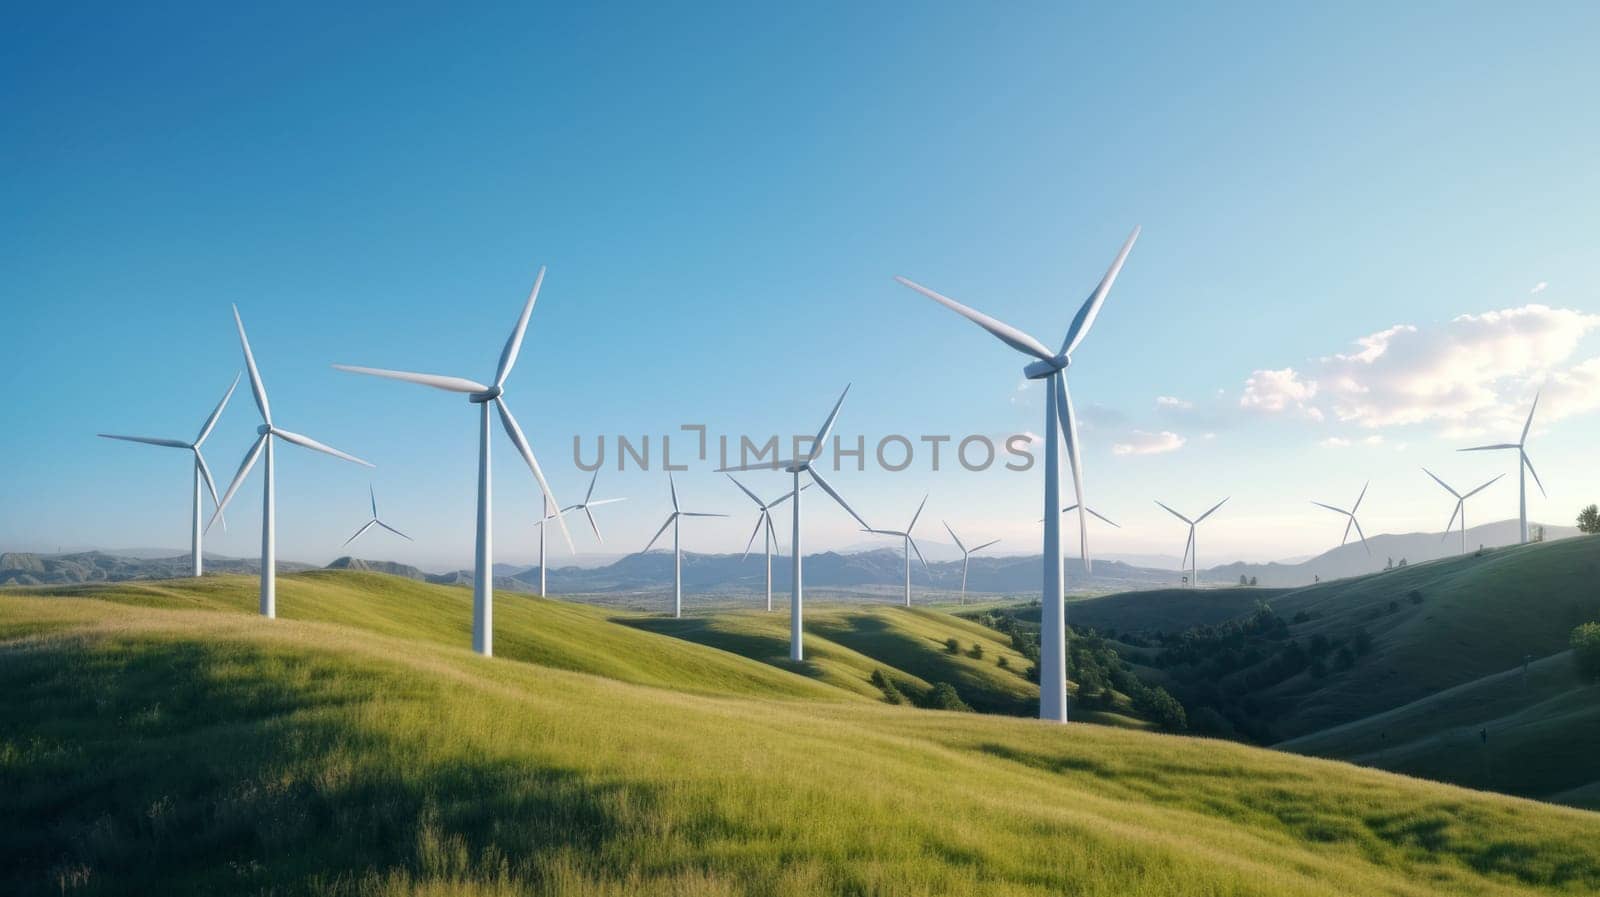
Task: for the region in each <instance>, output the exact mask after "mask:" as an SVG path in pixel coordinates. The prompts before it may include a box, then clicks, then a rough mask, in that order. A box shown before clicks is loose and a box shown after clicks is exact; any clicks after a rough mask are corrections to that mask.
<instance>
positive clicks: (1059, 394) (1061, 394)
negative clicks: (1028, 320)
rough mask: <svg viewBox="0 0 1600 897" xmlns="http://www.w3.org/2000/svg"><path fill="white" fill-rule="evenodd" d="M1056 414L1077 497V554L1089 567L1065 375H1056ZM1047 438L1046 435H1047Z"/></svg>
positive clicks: (1075, 420)
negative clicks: (1057, 406)
mask: <svg viewBox="0 0 1600 897" xmlns="http://www.w3.org/2000/svg"><path fill="white" fill-rule="evenodd" d="M1055 376H1056V387H1057V388H1056V404H1057V405H1059V406H1060V408H1059V409H1058V410H1057V413H1056V416H1057V417H1058V418H1060V420H1059V424H1060V426H1061V435H1062V437H1064V438H1065V439H1066V442H1067V462H1068V463H1069V464H1070V466H1071V467H1072V494H1073V495H1075V496H1077V499H1078V556H1079V557H1080V558H1082V559H1083V567H1084V569H1085V570H1088V569H1089V518H1088V516H1086V514H1085V512H1084V505H1083V503H1084V500H1085V499H1084V495H1083V462H1082V459H1081V458H1079V457H1078V455H1079V452H1078V417H1077V415H1076V414H1074V413H1073V411H1072V393H1071V392H1070V391H1068V390H1067V376H1066V375H1065V374H1062V373H1057V374H1056V375H1055ZM1047 438H1048V437H1047Z"/></svg>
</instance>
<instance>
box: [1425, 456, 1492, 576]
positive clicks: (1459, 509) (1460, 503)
mask: <svg viewBox="0 0 1600 897" xmlns="http://www.w3.org/2000/svg"><path fill="white" fill-rule="evenodd" d="M1422 472H1423V473H1425V474H1427V475H1428V476H1430V477H1433V481H1434V482H1435V483H1438V484H1439V485H1440V486H1443V487H1444V491H1446V492H1448V493H1450V494H1451V495H1454V496H1455V497H1456V506H1455V510H1453V511H1451V512H1450V522H1449V523H1446V524H1445V525H1444V533H1443V534H1442V535H1440V536H1439V541H1441V542H1443V541H1444V540H1445V539H1448V538H1450V527H1452V526H1454V525H1455V522H1456V515H1458V514H1459V515H1460V516H1461V553H1462V554H1466V553H1467V499H1469V498H1471V497H1472V496H1474V495H1477V494H1478V493H1479V492H1482V491H1483V490H1485V489H1487V488H1489V487H1490V486H1493V485H1494V484H1495V482H1496V481H1498V480H1499V479H1500V477H1503V476H1505V474H1503V473H1502V474H1500V475H1499V476H1496V477H1495V478H1494V479H1492V480H1490V481H1489V482H1487V483H1484V484H1483V485H1482V486H1479V487H1478V488H1476V489H1474V490H1472V491H1471V492H1468V493H1467V494H1465V495H1462V494H1461V493H1460V492H1457V491H1456V490H1454V489H1452V488H1450V484H1449V483H1446V482H1445V481H1444V480H1441V479H1439V478H1438V477H1437V476H1434V473H1433V471H1431V470H1429V469H1428V468H1426V467H1424V468H1422Z"/></svg>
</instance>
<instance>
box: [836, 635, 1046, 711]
mask: <svg viewBox="0 0 1600 897" xmlns="http://www.w3.org/2000/svg"><path fill="white" fill-rule="evenodd" d="M811 627H812V630H813V631H814V632H816V633H817V634H818V635H821V636H823V637H824V638H827V639H829V640H830V641H834V642H837V643H839V644H841V645H844V646H845V647H846V648H849V649H851V650H852V651H856V652H858V653H860V654H865V655H866V656H868V657H871V658H872V659H873V660H876V661H879V662H880V663H883V664H886V665H888V666H891V667H894V668H896V669H898V670H900V671H901V672H905V673H910V674H911V675H913V676H916V677H917V678H919V679H922V680H923V681H925V682H929V683H934V684H937V683H940V682H948V683H949V684H950V685H951V687H953V688H954V689H955V690H956V693H957V694H959V695H960V696H961V700H963V701H965V702H967V704H968V705H969V706H971V707H972V709H974V710H976V711H978V712H979V713H998V714H1005V715H1008V716H1036V715H1038V712H1039V699H1038V698H1037V697H1031V696H1026V695H1019V694H1017V693H1015V692H1011V691H1007V690H1005V689H1004V688H1002V687H1001V686H1000V684H999V682H997V681H996V680H994V679H990V678H987V677H984V676H980V675H977V674H976V673H974V671H973V670H972V668H971V667H970V666H968V665H967V664H965V663H962V662H960V661H959V660H958V659H957V658H956V657H955V656H954V655H952V654H949V653H948V652H946V651H945V648H944V645H943V644H940V643H936V642H934V641H932V640H930V639H927V638H923V637H921V636H917V635H912V634H910V633H907V632H905V631H903V630H899V629H896V628H894V627H893V626H891V625H890V622H889V621H888V620H886V619H885V618H883V617H882V616H879V615H875V614H846V615H844V616H843V617H841V618H839V619H838V621H837V622H836V621H835V620H832V619H828V620H819V621H817V622H816V623H813V624H811ZM1007 675H1010V674H1007ZM1002 681H1003V680H1002Z"/></svg>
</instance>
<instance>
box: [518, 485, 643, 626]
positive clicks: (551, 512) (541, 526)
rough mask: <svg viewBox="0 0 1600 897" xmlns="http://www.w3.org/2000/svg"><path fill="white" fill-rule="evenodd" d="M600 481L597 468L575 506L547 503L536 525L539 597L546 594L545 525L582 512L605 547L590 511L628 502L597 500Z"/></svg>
mask: <svg viewBox="0 0 1600 897" xmlns="http://www.w3.org/2000/svg"><path fill="white" fill-rule="evenodd" d="M599 479H600V470H599V468H596V469H595V472H594V476H592V477H590V478H589V491H587V492H585V493H584V494H583V501H580V502H578V503H577V504H575V505H567V506H566V507H564V508H561V509H559V510H557V509H556V508H554V507H553V506H552V505H550V504H549V503H548V502H547V503H545V506H544V514H545V516H544V519H543V520H540V521H539V522H538V523H535V524H534V526H535V527H536V528H537V529H538V530H539V596H540V597H541V598H542V597H544V594H545V575H544V570H545V564H544V561H545V553H544V542H545V536H546V534H547V533H548V531H549V530H548V528H547V527H546V526H545V524H547V523H549V522H550V521H551V520H553V519H555V518H556V517H564V516H566V515H567V514H568V513H569V512H571V511H582V512H583V515H584V516H585V517H587V518H589V528H590V529H592V530H594V539H595V541H596V542H599V543H600V544H602V545H604V544H605V541H606V540H605V538H604V537H602V536H601V535H600V524H598V523H596V522H595V520H594V512H593V511H591V510H589V509H590V508H598V507H600V506H601V505H609V504H615V503H617V502H619V501H627V499H626V498H602V499H598V500H597V499H596V498H595V497H594V484H595V483H596V482H597V481H598V480H599Z"/></svg>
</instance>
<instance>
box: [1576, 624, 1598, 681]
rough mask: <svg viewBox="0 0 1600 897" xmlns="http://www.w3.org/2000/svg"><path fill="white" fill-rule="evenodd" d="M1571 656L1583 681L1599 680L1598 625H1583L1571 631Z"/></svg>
mask: <svg viewBox="0 0 1600 897" xmlns="http://www.w3.org/2000/svg"><path fill="white" fill-rule="evenodd" d="M1571 642H1572V654H1573V657H1575V658H1576V659H1577V661H1578V672H1579V673H1580V674H1581V675H1582V676H1583V677H1584V678H1585V679H1600V623H1585V624H1583V625H1582V626H1579V627H1577V628H1575V629H1573V630H1572V639H1571Z"/></svg>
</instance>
